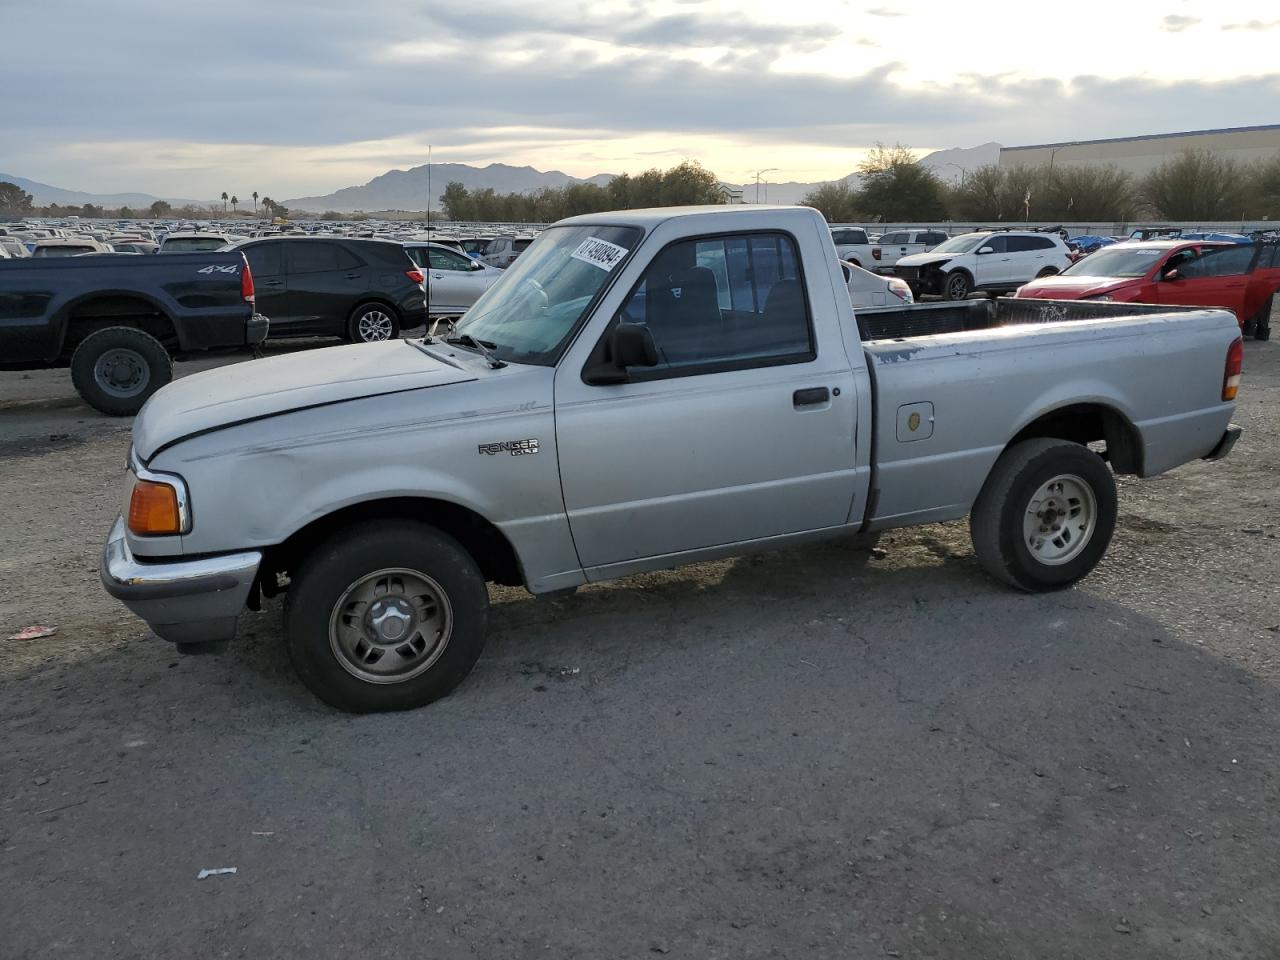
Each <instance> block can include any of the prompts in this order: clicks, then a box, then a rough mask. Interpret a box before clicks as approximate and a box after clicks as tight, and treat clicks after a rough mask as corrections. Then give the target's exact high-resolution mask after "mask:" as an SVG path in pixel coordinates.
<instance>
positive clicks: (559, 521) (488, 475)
mask: <svg viewBox="0 0 1280 960" xmlns="http://www.w3.org/2000/svg"><path fill="white" fill-rule="evenodd" d="M1025 303H1026V304H1030V306H1025V305H1022V304H1020V303H1019V302H1017V301H1008V302H1006V303H1004V304H1000V305H991V304H986V303H978V302H967V303H964V304H937V305H932V304H931V305H927V307H926V309H925V310H923V311H921V316H922V317H926V318H928V317H935V316H937V317H942V318H943V320H945V323H943V322H941V321H939V322H937V323H936V324H934V325H935V326H937V327H940V328H941V327H946V328H947V329H950V330H951V331H952V332H942V333H939V332H931V330H930V324H929V323H928V322H924V321H919V320H912V321H910V322H911V323H914V324H915V325H916V329H915V331H914V332H913V333H912V334H911V335H904V332H903V330H902V327H903V325H904V323H905V322H906V321H903V320H902V319H901V317H895V316H888V317H886V316H884V315H882V314H877V315H873V316H872V318H871V319H872V320H874V321H875V323H874V324H871V325H864V327H863V328H862V331H861V332H860V328H859V324H858V320H857V318H855V315H854V311H853V309H852V307H851V305H850V300H849V296H848V293H847V292H846V288H845V283H844V277H843V275H842V272H841V269H840V263H839V261H838V260H837V258H836V251H835V247H834V244H833V242H832V238H831V233H830V232H829V231H828V229H827V227H826V224H825V223H824V222H823V220H822V218H821V216H820V215H819V214H818V213H817V212H816V211H814V210H811V209H808V208H804V207H757V206H750V207H745V206H744V207H739V208H733V207H730V208H726V207H709V208H708V207H691V208H674V209H660V210H647V211H646V210H630V211H625V212H619V213H604V214H593V215H589V216H584V217H576V218H572V219H569V220H564V221H561V222H560V223H558V224H556V225H555V226H553V227H552V228H550V229H548V230H547V231H546V232H545V233H543V234H542V235H541V236H540V237H539V238H538V240H537V241H536V242H535V243H534V244H533V245H531V246H530V247H529V249H528V250H527V251H526V252H525V253H524V254H522V255H521V257H520V258H519V259H518V260H517V261H516V262H515V263H514V264H513V265H512V266H511V267H510V268H509V269H508V270H507V272H506V273H505V275H504V276H503V277H502V278H501V279H500V280H499V281H498V282H497V283H496V284H494V285H493V286H492V287H491V288H489V290H488V291H486V292H485V294H484V295H483V296H482V297H481V298H480V299H479V300H478V301H477V302H476V304H475V306H473V307H472V308H471V310H470V311H468V313H467V314H466V316H465V317H464V318H463V319H462V321H461V322H459V323H458V324H457V325H456V327H455V328H454V329H453V330H452V331H451V333H450V335H449V336H448V337H446V338H445V339H443V340H437V339H433V338H430V337H427V338H423V339H421V340H413V341H410V340H402V341H393V342H386V343H377V344H370V345H363V346H353V347H336V348H333V349H329V350H324V351H322V352H319V353H308V354H297V355H292V356H284V357H275V358H271V359H269V360H258V361H255V362H253V363H244V364H239V365H236V366H233V367H228V368H223V369H219V370H213V371H208V372H205V373H199V374H196V375H194V376H189V377H186V378H184V379H182V380H179V381H177V382H175V383H173V384H171V385H169V386H167V387H165V388H164V389H163V390H161V391H160V392H159V393H157V394H156V395H155V396H154V397H152V398H151V400H150V401H149V402H148V403H147V405H146V407H145V408H144V409H143V410H142V412H141V414H140V415H139V417H138V419H137V421H136V422H135V424H134V429H133V444H132V449H131V450H130V453H129V467H128V474H127V483H126V490H125V492H124V498H123V511H122V513H123V516H122V517H121V518H120V519H119V520H117V521H116V523H115V525H114V527H113V528H112V530H111V532H110V534H109V537H108V540H107V543H106V546H105V548H104V554H103V562H102V580H103V583H104V586H105V587H106V589H107V590H108V591H109V592H110V593H111V594H113V595H114V596H116V597H118V598H119V599H120V600H122V601H123V602H124V603H125V604H126V605H127V606H128V607H129V608H130V609H131V610H133V611H134V612H135V613H136V614H138V615H139V616H140V617H141V618H142V619H144V620H145V621H147V623H149V624H150V625H151V627H152V629H153V630H154V631H155V632H156V633H157V634H159V635H160V636H161V637H163V638H165V639H167V640H170V641H174V642H176V643H178V644H179V645H202V644H208V643H220V642H222V641H225V640H227V639H229V638H230V637H232V636H233V634H234V632H235V629H236V623H237V619H238V618H239V617H240V615H241V613H242V611H243V609H244V608H245V607H246V605H247V606H248V607H250V608H251V609H257V608H258V607H259V604H260V598H261V597H262V596H263V595H267V596H272V595H276V594H278V593H281V592H285V593H286V597H285V601H284V623H285V627H284V642H285V644H286V646H287V648H288V652H289V655H290V658H291V659H292V661H293V663H294V665H295V667H296V669H297V672H298V674H299V675H300V677H301V679H302V680H303V681H304V682H305V683H306V684H307V686H308V687H309V688H310V689H311V690H312V691H313V692H314V693H316V694H317V695H318V696H319V697H321V698H322V699H324V700H326V701H327V702H329V703H330V704H333V705H336V706H338V707H340V708H343V709H347V710H353V711H372V710H388V709H405V708H411V707H417V706H420V705H422V704H426V703H428V702H430V701H432V700H435V699H436V698H438V697H441V696H443V695H444V694H446V693H448V692H449V691H450V690H452V689H453V688H454V687H455V686H457V684H458V683H460V682H461V681H462V679H463V678H464V677H465V676H466V675H467V673H468V671H470V670H471V668H472V666H473V665H474V664H475V662H476V660H477V658H478V657H479V656H480V652H481V648H482V645H483V643H484V639H485V631H486V622H487V616H488V608H489V595H488V592H487V589H486V581H490V582H497V583H501V584H513V585H523V586H525V587H526V588H527V589H529V590H530V591H532V592H533V593H538V594H541V593H549V592H553V591H560V590H568V589H572V588H575V587H577V586H578V585H580V584H584V583H590V582H595V581H600V580H608V579H610V578H613V577H622V576H626V575H629V574H634V573H639V572H641V571H647V570H654V569H658V568H664V567H671V566H675V565H678V564H683V563H690V562H695V561H700V560H707V559H711V558H718V557H726V556H732V555H736V554H742V553H747V552H750V551H754V550H761V549H770V548H774V547H781V546H786V545H792V544H796V543H800V542H803V541H808V540H813V539H818V538H823V537H834V536H845V535H851V534H856V533H862V534H874V533H875V532H877V531H881V530H885V529H888V528H891V527H901V526H906V525H910V524H921V523H930V522H934V521H941V520H955V519H958V518H962V517H965V516H969V518H970V521H969V522H970V529H971V532H972V537H973V543H974V548H975V551H976V554H977V557H978V559H979V561H980V562H981V565H982V567H983V568H985V570H986V571H987V572H989V573H990V574H991V575H992V576H993V577H995V578H996V579H998V580H1000V581H1002V582H1004V583H1006V584H1009V585H1011V586H1013V587H1015V588H1018V589H1022V590H1029V591H1039V590H1051V589H1055V588H1061V587H1065V586H1067V585H1069V584H1072V583H1074V582H1076V581H1077V580H1079V579H1080V578H1081V577H1084V576H1085V575H1086V574H1088V573H1089V571H1090V570H1092V569H1093V567H1094V565H1095V564H1097V562H1098V560H1099V558H1100V557H1101V556H1102V554H1103V552H1104V551H1105V550H1106V548H1107V545H1108V542H1109V541H1110V539H1111V534H1112V530H1113V528H1114V526H1115V522H1116V509H1117V497H1116V485H1115V481H1114V479H1113V473H1119V474H1134V475H1137V476H1142V477H1147V476H1152V475H1155V474H1159V473H1163V472H1164V471H1166V470H1170V469H1172V468H1174V467H1176V466H1178V465H1179V464H1182V463H1185V462H1187V461H1190V460H1194V459H1196V458H1209V459H1213V458H1218V457H1222V456H1225V455H1226V454H1227V452H1228V451H1229V450H1230V448H1231V445H1232V443H1233V442H1234V441H1235V438H1236V437H1237V436H1238V434H1239V429H1238V428H1236V427H1234V426H1232V425H1231V422H1230V421H1231V414H1232V411H1233V409H1234V404H1233V400H1234V398H1235V394H1236V389H1237V385H1238V383H1239V378H1240V368H1241V358H1242V351H1243V347H1242V343H1241V339H1240V330H1239V327H1238V325H1237V324H1236V322H1235V319H1234V318H1233V317H1232V316H1231V314H1229V313H1227V312H1224V311H1220V310H1210V309H1185V308H1184V309H1179V308H1160V307H1154V308H1153V307H1145V308H1144V307H1136V306H1129V305H1124V304H1105V303H1083V304H1072V303H1055V302H1051V301H1026V302H1025ZM935 307H936V308H940V310H938V311H935V310H934V308H935ZM899 309H900V310H906V309H908V308H899ZM941 311H947V313H946V314H945V316H944V314H943V313H942V312H941ZM889 313H890V314H892V311H890V312H889ZM948 325H949V326H948ZM872 327H875V328H876V329H872ZM895 327H896V328H897V332H895Z"/></svg>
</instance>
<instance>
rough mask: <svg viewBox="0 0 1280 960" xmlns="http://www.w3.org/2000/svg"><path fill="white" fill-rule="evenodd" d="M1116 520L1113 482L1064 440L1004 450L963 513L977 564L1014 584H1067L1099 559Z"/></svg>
mask: <svg viewBox="0 0 1280 960" xmlns="http://www.w3.org/2000/svg"><path fill="white" fill-rule="evenodd" d="M1115 525H1116V484H1115V479H1114V478H1113V477H1112V475H1111V471H1110V470H1109V469H1107V465H1106V464H1105V463H1104V462H1103V460H1102V458H1101V457H1100V456H1098V455H1097V454H1096V453H1094V452H1093V451H1091V450H1090V449H1089V448H1088V447H1085V446H1081V445H1080V444H1078V443H1071V442H1070V441H1067V440H1057V439H1053V438H1036V439H1032V440H1024V441H1023V442H1021V443H1019V444H1016V445H1014V446H1012V447H1010V448H1009V449H1008V450H1006V451H1005V452H1004V453H1003V454H1002V455H1001V456H1000V459H999V460H997V461H996V465H995V466H994V467H993V468H992V470H991V474H990V476H988V477H987V482H986V483H985V484H984V485H983V487H982V492H981V493H980V494H979V495H978V500H977V503H975V504H974V507H973V513H972V514H971V515H970V517H969V533H970V535H971V536H972V538H973V549H974V552H975V553H976V554H977V556H978V562H979V563H980V564H982V567H983V569H984V570H986V571H987V573H989V574H991V576H993V577H995V578H996V579H998V580H1002V581H1004V582H1005V583H1007V584H1009V585H1010V586H1013V587H1017V588H1018V589H1020V590H1027V591H1032V592H1040V591H1044V590H1054V589H1058V588H1061V587H1066V586H1069V585H1070V584H1073V583H1075V582H1076V581H1077V580H1079V579H1081V578H1082V577H1084V576H1086V575H1087V574H1088V573H1089V572H1090V571H1091V570H1093V568H1094V567H1095V566H1097V564H1098V561H1099V560H1101V559H1102V555H1103V554H1104V553H1105V552H1106V549H1107V545H1108V544H1109V543H1110V542H1111V535H1112V533H1113V532H1114V531H1115Z"/></svg>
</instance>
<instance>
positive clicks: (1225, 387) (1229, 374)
mask: <svg viewBox="0 0 1280 960" xmlns="http://www.w3.org/2000/svg"><path fill="white" fill-rule="evenodd" d="M1243 370H1244V341H1243V340H1241V339H1240V338H1239V337H1236V338H1235V339H1234V340H1232V341H1231V346H1229V347H1227V366H1226V368H1225V369H1224V370H1223V371H1222V399H1223V400H1234V399H1235V398H1236V391H1237V390H1239V389H1240V374H1241V373H1242V372H1243Z"/></svg>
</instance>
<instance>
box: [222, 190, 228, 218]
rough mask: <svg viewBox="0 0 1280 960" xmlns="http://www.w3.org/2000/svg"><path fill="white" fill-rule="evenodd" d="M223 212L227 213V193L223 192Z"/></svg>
mask: <svg viewBox="0 0 1280 960" xmlns="http://www.w3.org/2000/svg"><path fill="white" fill-rule="evenodd" d="M222 212H223V213H226V212H227V191H225V190H223V191H222Z"/></svg>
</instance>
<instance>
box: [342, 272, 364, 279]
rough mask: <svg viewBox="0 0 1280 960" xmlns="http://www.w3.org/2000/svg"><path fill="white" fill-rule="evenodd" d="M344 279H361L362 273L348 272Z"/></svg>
mask: <svg viewBox="0 0 1280 960" xmlns="http://www.w3.org/2000/svg"><path fill="white" fill-rule="evenodd" d="M343 279H344V280H359V279H360V274H358V273H348V274H347V275H346V276H345V277H343Z"/></svg>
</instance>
